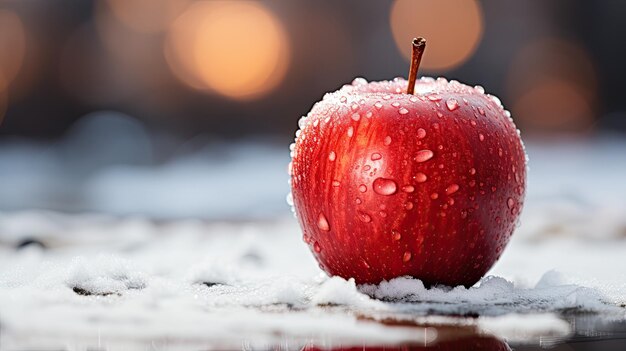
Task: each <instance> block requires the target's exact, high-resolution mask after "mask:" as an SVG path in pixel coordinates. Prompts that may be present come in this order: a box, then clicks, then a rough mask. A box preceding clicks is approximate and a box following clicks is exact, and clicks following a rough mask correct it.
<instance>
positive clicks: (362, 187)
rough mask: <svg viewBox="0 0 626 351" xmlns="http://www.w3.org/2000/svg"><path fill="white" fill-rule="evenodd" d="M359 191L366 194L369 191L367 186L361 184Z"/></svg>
mask: <svg viewBox="0 0 626 351" xmlns="http://www.w3.org/2000/svg"><path fill="white" fill-rule="evenodd" d="M359 191H360V192H362V193H364V192H366V191H367V186H365V184H361V185H359Z"/></svg>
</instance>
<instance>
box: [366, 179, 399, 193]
mask: <svg viewBox="0 0 626 351" xmlns="http://www.w3.org/2000/svg"><path fill="white" fill-rule="evenodd" d="M372 187H373V189H374V192H375V193H377V194H379V195H393V194H395V193H396V192H397V191H398V185H397V184H396V182H395V181H393V180H391V179H388V178H376V179H375V180H374V183H373V184H372Z"/></svg>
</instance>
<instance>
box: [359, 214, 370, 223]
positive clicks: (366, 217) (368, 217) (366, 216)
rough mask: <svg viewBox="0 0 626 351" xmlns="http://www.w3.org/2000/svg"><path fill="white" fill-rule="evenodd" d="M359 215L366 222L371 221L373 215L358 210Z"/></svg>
mask: <svg viewBox="0 0 626 351" xmlns="http://www.w3.org/2000/svg"><path fill="white" fill-rule="evenodd" d="M357 213H358V215H359V219H360V220H361V221H363V222H365V223H369V222H371V221H372V217H371V216H370V215H368V214H367V213H365V212H361V211H357Z"/></svg>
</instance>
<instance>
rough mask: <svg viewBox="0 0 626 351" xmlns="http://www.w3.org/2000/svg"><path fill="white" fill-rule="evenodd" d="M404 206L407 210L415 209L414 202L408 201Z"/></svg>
mask: <svg viewBox="0 0 626 351" xmlns="http://www.w3.org/2000/svg"><path fill="white" fill-rule="evenodd" d="M404 208H406V209H407V210H412V209H413V203H412V202H410V201H409V202H407V203H405V204H404Z"/></svg>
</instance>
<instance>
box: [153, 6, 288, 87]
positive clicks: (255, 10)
mask: <svg viewBox="0 0 626 351" xmlns="http://www.w3.org/2000/svg"><path fill="white" fill-rule="evenodd" d="M165 56H166V59H167V61H168V64H169V65H170V67H171V69H172V71H173V72H174V74H175V75H176V76H177V77H178V78H180V79H181V80H182V81H183V82H185V83H186V84H188V85H190V86H192V87H194V88H198V89H210V90H213V91H215V92H217V93H219V94H221V95H224V96H228V97H231V98H236V99H250V98H254V97H258V96H261V95H263V94H265V93H267V92H269V91H271V90H272V89H273V88H275V87H276V86H277V85H278V83H280V82H281V81H282V79H283V78H284V75H285V73H286V71H287V68H288V64H289V58H290V52H289V43H288V39H287V35H286V32H285V29H284V27H283V25H282V24H281V23H280V22H279V20H278V19H277V18H276V17H275V16H274V15H273V14H272V13H271V12H270V11H269V10H268V9H266V8H265V7H263V6H262V5H261V4H260V3H256V2H247V1H243V2H238V1H206V2H198V3H195V4H193V5H191V6H190V7H189V8H188V9H187V10H186V11H185V13H183V14H182V15H181V16H180V17H179V18H178V19H176V21H175V22H174V23H173V25H172V27H171V28H170V31H169V32H168V36H167V39H166V45H165Z"/></svg>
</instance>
